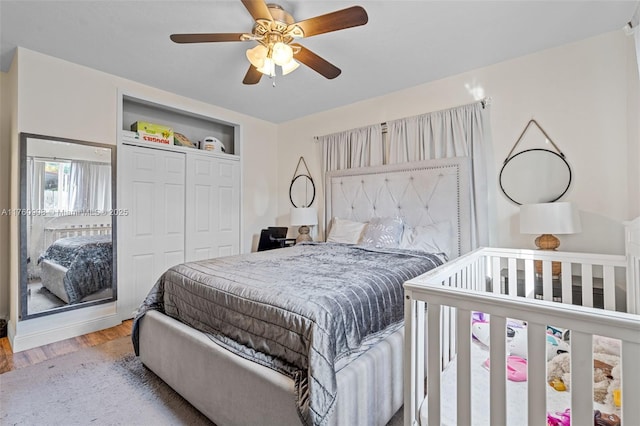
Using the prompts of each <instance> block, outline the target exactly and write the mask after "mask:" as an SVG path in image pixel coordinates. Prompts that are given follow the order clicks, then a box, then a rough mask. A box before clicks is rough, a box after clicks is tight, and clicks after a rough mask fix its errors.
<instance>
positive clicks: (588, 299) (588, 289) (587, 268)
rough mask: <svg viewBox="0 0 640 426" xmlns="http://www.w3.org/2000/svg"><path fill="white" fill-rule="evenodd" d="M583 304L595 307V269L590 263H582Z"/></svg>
mask: <svg viewBox="0 0 640 426" xmlns="http://www.w3.org/2000/svg"><path fill="white" fill-rule="evenodd" d="M582 306H588V307H590V308H593V270H592V266H591V265H589V264H588V263H583V264H582Z"/></svg>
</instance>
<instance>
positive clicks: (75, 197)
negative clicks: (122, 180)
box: [19, 133, 118, 320]
mask: <svg viewBox="0 0 640 426" xmlns="http://www.w3.org/2000/svg"><path fill="white" fill-rule="evenodd" d="M115 188H116V147H115V146H114V145H107V144H100V143H94V142H88V141H80V140H75V139H68V138H61V137H53V136H45V135H37V134H30V133H21V134H20V210H19V214H20V218H19V222H20V320H25V319H30V318H36V317H41V316H44V315H50V314H54V313H59V312H63V311H68V310H72V309H78V308H82V307H87V306H92V305H96V304H100V303H107V302H112V301H115V300H116V299H117V286H116V277H117V273H116V259H117V254H116V247H117V244H116V234H117V233H116V216H117V215H118V212H117V209H116V190H115Z"/></svg>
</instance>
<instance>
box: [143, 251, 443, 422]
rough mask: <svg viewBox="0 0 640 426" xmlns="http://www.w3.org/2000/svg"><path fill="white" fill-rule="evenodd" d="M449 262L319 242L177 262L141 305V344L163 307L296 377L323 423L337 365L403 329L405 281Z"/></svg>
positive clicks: (303, 412) (309, 412) (302, 402)
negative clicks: (148, 317) (150, 318)
mask: <svg viewBox="0 0 640 426" xmlns="http://www.w3.org/2000/svg"><path fill="white" fill-rule="evenodd" d="M441 263H442V262H441V260H440V258H439V257H438V256H437V255H433V254H428V253H424V252H412V251H409V250H399V249H373V248H365V247H358V246H347V245H343V244H333V243H315V244H302V245H296V246H294V247H290V248H284V249H279V250H268V251H262V252H258V253H251V254H244V255H239V256H230V257H222V258H216V259H210V260H203V261H199V262H191V263H187V264H183V265H177V266H174V267H173V268H171V269H169V270H168V271H167V272H165V274H163V276H162V277H160V279H159V280H158V282H157V283H156V285H155V287H154V288H153V289H152V290H151V292H150V293H149V295H148V297H147V299H146V300H145V302H144V303H143V305H142V306H141V307H140V309H139V311H138V315H137V316H136V320H135V322H134V329H133V341H134V347H135V349H136V351H137V350H138V346H137V343H138V338H137V331H138V325H137V324H138V321H139V320H140V318H142V316H143V315H144V313H145V312H146V311H148V310H151V309H155V310H160V311H162V312H164V313H165V314H167V315H169V316H172V317H174V318H177V319H179V320H180V321H182V322H184V323H186V324H188V325H190V326H192V327H194V328H196V329H198V330H201V331H203V332H205V333H206V334H207V335H208V336H209V337H210V338H211V339H213V340H214V341H216V342H217V343H219V344H221V345H222V346H224V347H225V348H227V349H229V350H230V351H232V352H235V353H236V354H238V355H240V356H242V357H244V358H247V359H250V360H252V361H255V362H256V363H259V364H262V365H265V366H267V367H269V368H272V369H274V370H276V371H279V372H281V373H282V374H285V375H288V376H289V377H291V378H292V379H293V380H294V384H295V392H296V396H297V404H298V407H297V408H298V412H299V414H300V416H301V420H302V421H303V423H304V424H306V425H311V424H313V425H324V424H327V423H328V422H329V419H330V414H331V412H332V410H333V408H334V406H335V404H334V403H335V399H336V394H337V389H336V386H337V382H336V371H338V370H339V369H340V368H341V367H343V366H344V365H345V362H347V361H348V359H351V358H353V357H355V356H358V355H360V354H362V352H363V351H364V350H366V348H367V347H369V346H371V345H373V344H375V343H377V342H378V341H380V340H382V339H383V338H384V337H385V333H386V332H387V331H389V330H391V331H393V330H396V329H397V328H398V327H399V326H401V325H402V319H403V316H404V302H403V300H404V299H403V295H404V293H403V287H402V284H403V283H404V282H405V281H406V280H408V279H410V278H413V277H416V276H418V275H420V274H422V273H424V272H426V271H428V270H430V269H432V268H434V267H436V266H438V265H440V264H441ZM160 338H161V337H160Z"/></svg>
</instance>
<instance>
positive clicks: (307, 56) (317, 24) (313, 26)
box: [170, 0, 369, 84]
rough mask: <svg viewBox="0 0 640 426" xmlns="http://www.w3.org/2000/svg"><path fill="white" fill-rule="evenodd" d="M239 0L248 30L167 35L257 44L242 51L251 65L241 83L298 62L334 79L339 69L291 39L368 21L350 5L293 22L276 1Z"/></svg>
mask: <svg viewBox="0 0 640 426" xmlns="http://www.w3.org/2000/svg"><path fill="white" fill-rule="evenodd" d="M241 1H242V4H244V6H245V7H246V8H247V10H248V11H249V13H250V14H251V16H252V17H253V19H254V20H255V24H254V26H253V29H252V31H251V33H208V34H207V33H205V34H172V35H171V37H170V38H171V40H172V41H174V42H175V43H212V42H227V41H252V40H253V41H257V42H258V45H257V46H255V47H253V48H252V49H249V50H247V53H246V55H247V59H248V60H249V62H250V63H251V65H250V66H249V70H248V71H247V74H246V75H245V76H244V80H242V82H243V83H244V84H256V83H258V82H259V81H260V78H261V77H262V75H263V74H266V75H268V76H270V77H273V76H275V71H276V68H275V67H276V65H278V66H280V67H281V68H282V74H283V75H286V74H288V73H290V72H291V71H293V70H295V69H296V68H297V67H298V66H299V65H300V64H299V63H298V61H299V62H301V63H303V64H305V65H306V66H308V67H309V68H311V69H313V70H314V71H316V72H318V73H319V74H321V75H323V76H324V77H326V78H329V79H331V78H336V77H337V76H339V75H340V73H341V72H342V71H340V68H338V67H336V66H335V65H333V64H331V63H330V62H328V61H326V60H325V59H323V58H321V57H320V56H318V55H316V54H315V53H313V52H312V51H310V50H309V49H307V48H305V47H304V46H302V45H300V44H298V43H294V41H295V40H296V39H298V38H303V37H311V36H314V35H318V34H324V33H328V32H332V31H338V30H343V29H346V28H351V27H357V26H360V25H364V24H366V23H367V21H368V20H369V17H368V16H367V12H366V11H365V10H364V8H362V7H360V6H352V7H349V8H346V9H342V10H338V11H335V12H331V13H327V14H325V15H320V16H316V17H314V18H310V19H305V20H303V21H299V22H296V21H295V20H294V19H293V17H292V16H291V14H289V13H288V12H287V11H285V10H284V9H283V8H282V7H281V6H279V5H277V4H271V3H269V4H267V3H265V1H264V0H241Z"/></svg>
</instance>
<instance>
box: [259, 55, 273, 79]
mask: <svg viewBox="0 0 640 426" xmlns="http://www.w3.org/2000/svg"><path fill="white" fill-rule="evenodd" d="M258 71H260V72H261V73H262V74H265V75H268V76H269V77H275V75H276V64H275V62H273V59H271V58H270V57H268V56H267V57H266V58H264V64H263V65H262V66H261V67H260V68H258Z"/></svg>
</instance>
